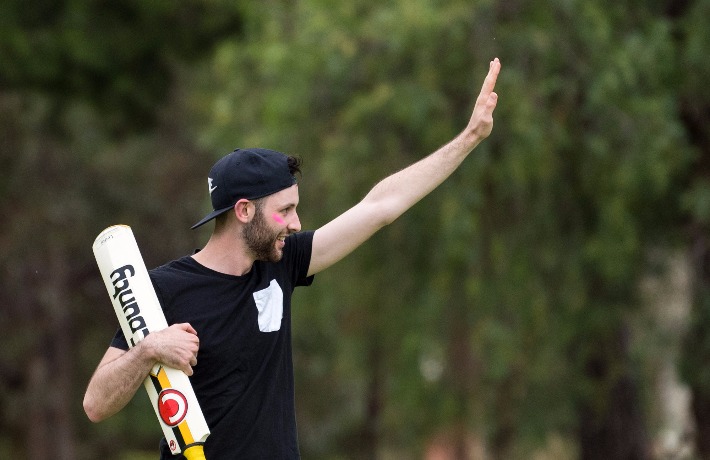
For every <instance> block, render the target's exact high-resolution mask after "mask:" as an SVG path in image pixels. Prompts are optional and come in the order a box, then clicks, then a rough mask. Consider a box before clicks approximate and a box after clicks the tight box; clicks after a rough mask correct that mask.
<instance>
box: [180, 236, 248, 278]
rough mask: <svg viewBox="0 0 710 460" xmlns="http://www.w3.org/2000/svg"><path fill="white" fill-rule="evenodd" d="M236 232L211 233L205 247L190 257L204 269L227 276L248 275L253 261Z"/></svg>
mask: <svg viewBox="0 0 710 460" xmlns="http://www.w3.org/2000/svg"><path fill="white" fill-rule="evenodd" d="M236 234H237V232H221V233H220V234H216V233H213V234H212V236H211V237H210V239H209V241H208V242H207V244H206V245H205V247H204V248H203V249H202V250H201V251H200V252H198V253H197V254H194V255H193V256H192V258H193V259H195V260H196V261H197V262H199V263H200V264H201V265H204V266H205V267H207V268H209V269H211V270H214V271H217V272H220V273H225V274H227V275H235V276H241V275H244V274H246V273H249V271H250V270H251V267H252V265H254V259H253V258H252V257H250V256H249V255H248V254H249V253H248V251H247V250H246V248H245V247H244V244H243V242H242V239H241V238H238V237H237V236H236Z"/></svg>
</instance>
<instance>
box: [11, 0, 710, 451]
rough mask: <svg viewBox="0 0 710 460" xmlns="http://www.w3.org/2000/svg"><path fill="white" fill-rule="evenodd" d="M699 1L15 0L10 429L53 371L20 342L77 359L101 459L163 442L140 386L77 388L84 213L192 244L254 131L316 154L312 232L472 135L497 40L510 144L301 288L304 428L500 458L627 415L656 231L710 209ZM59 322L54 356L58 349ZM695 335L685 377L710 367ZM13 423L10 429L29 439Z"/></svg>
mask: <svg viewBox="0 0 710 460" xmlns="http://www.w3.org/2000/svg"><path fill="white" fill-rule="evenodd" d="M708 5H710V2H708V1H694V2H689V3H688V5H687V9H685V10H682V9H681V10H678V11H675V12H673V13H672V14H671V11H670V10H668V11H666V10H667V9H668V8H670V7H668V8H666V5H663V4H661V3H660V2H650V3H649V2H641V1H632V2H626V3H623V4H620V3H618V2H612V1H609V0H594V1H585V2H571V1H567V0H565V1H562V0H555V1H551V2H546V3H539V4H538V3H535V2H532V3H530V2H528V3H526V2H476V3H475V4H472V3H471V2H467V1H463V0H453V1H448V2H440V1H433V0H409V1H404V0H392V1H388V2H378V3H375V2H370V3H363V2H343V3H333V2H325V1H322V0H320V1H319V0H306V1H299V2H291V1H280V0H269V1H266V2H252V3H247V4H236V3H235V2H227V1H188V2H169V1H157V2H137V1H132V0H131V1H121V2H106V1H99V0H91V1H69V2H46V1H45V2H31V3H27V2H20V1H18V0H10V1H5V2H3V3H2V4H1V5H0V87H2V88H3V89H2V91H1V92H0V121H1V122H2V123H0V126H2V128H0V133H1V134H2V136H1V137H0V139H2V141H0V142H2V149H0V168H2V170H3V171H5V172H6V174H4V175H3V176H2V177H0V195H1V196H2V198H3V200H2V207H1V208H0V209H2V214H3V215H4V216H7V222H8V224H7V225H6V226H5V228H4V229H3V230H2V231H1V232H0V249H2V253H3V255H4V262H3V264H2V268H3V273H4V275H3V277H2V278H3V280H2V289H0V300H1V301H2V302H3V304H4V305H8V308H6V309H0V319H2V321H3V323H5V322H7V323H10V322H12V323H13V324H14V325H16V327H15V329H14V331H13V333H12V334H10V336H8V337H7V338H6V342H7V347H5V348H4V349H3V351H2V352H0V369H1V370H3V375H7V376H9V377H8V378H7V379H6V382H2V384H1V385H0V407H2V408H3V410H2V411H0V413H2V414H3V416H2V417H0V427H2V428H3V429H2V432H3V433H6V432H7V433H18V432H19V433H25V432H32V430H31V428H32V427H27V426H23V425H21V421H20V420H19V418H18V417H17V416H16V415H13V414H17V413H19V412H18V410H19V409H18V408H20V407H23V405H24V404H27V401H31V400H32V397H31V396H32V395H33V394H35V393H32V391H30V390H28V389H27V388H26V386H29V383H31V382H32V374H31V373H30V367H29V366H27V368H25V367H23V362H30V361H31V362H33V363H37V362H39V363H40V364H43V365H44V366H46V368H47V369H50V370H52V371H55V372H56V373H57V375H69V376H74V375H76V376H77V378H75V379H74V380H71V379H69V380H65V381H64V383H62V385H63V386H61V387H59V385H57V387H58V388H59V389H58V390H56V391H55V392H54V393H51V394H50V396H46V398H47V400H51V399H52V398H51V396H56V395H57V394H61V393H62V392H66V393H70V394H71V401H72V404H74V405H73V406H72V408H71V409H67V410H65V412H64V414H65V415H66V414H70V415H66V416H67V417H71V420H72V421H74V423H72V424H67V426H74V427H75V430H76V432H77V433H78V434H79V437H80V441H79V445H80V449H79V450H80V451H81V453H85V454H86V455H83V457H85V458H98V457H101V458H109V457H110V456H111V455H114V456H119V457H120V456H121V455H123V456H124V457H125V456H126V455H133V454H132V453H126V452H124V453H122V454H120V453H117V452H115V446H116V444H117V443H118V444H122V443H126V440H127V439H132V440H133V441H131V442H130V446H131V449H132V448H136V449H141V450H143V449H147V450H148V449H154V448H155V440H156V438H157V435H156V431H157V430H156V425H154V424H153V422H154V420H153V419H152V416H151V415H150V413H149V412H148V414H147V415H146V412H145V411H146V409H147V406H146V405H145V404H143V403H145V401H141V400H140V399H137V400H136V401H134V402H133V403H132V404H131V405H130V406H129V407H128V408H127V409H126V410H125V411H124V412H122V413H121V414H119V415H118V416H116V417H115V418H113V419H112V420H110V421H108V422H105V423H104V424H101V425H98V426H95V425H91V424H89V423H88V422H87V421H86V419H85V418H84V416H83V414H81V411H80V409H79V407H78V401H80V399H81V392H82V391H83V385H84V383H85V381H86V380H87V379H88V378H89V375H90V373H91V371H92V370H93V367H94V366H95V364H96V363H97V362H98V360H99V359H100V357H101V355H102V353H103V351H104V350H105V346H106V344H107V342H108V339H109V338H110V334H111V333H112V332H113V325H114V324H115V321H114V318H113V313H112V312H111V310H110V308H107V307H106V305H107V303H106V299H105V292H103V291H102V289H103V287H102V286H100V283H99V282H98V278H97V275H96V271H95V267H94V262H93V259H92V258H91V254H90V252H89V249H88V248H89V246H90V243H91V241H93V238H94V237H95V235H96V234H97V233H98V232H99V231H100V230H101V229H102V228H104V227H105V226H107V225H110V224H114V223H119V222H120V223H127V224H131V225H133V226H134V230H135V231H136V234H137V236H138V241H139V244H140V245H141V247H142V248H143V249H144V257H145V258H146V261H147V263H148V265H150V266H154V265H157V264H159V263H162V262H164V261H166V260H168V259H170V258H173V257H177V256H179V255H182V254H184V253H187V252H189V251H191V250H192V248H193V247H195V246H197V245H199V244H200V243H199V241H198V238H201V237H204V236H205V234H204V233H200V232H198V233H197V234H196V235H192V234H189V233H188V230H187V229H188V227H189V226H190V224H192V223H193V222H194V221H195V220H196V219H197V218H199V217H200V216H201V215H202V214H203V211H204V208H205V207H207V203H206V196H205V194H204V184H203V181H204V176H205V173H206V171H207V170H208V168H209V165H210V164H211V163H212V160H213V159H214V158H216V157H218V156H220V155H222V154H224V153H226V152H228V151H231V150H232V149H234V148H236V147H249V146H264V147H269V148H275V149H278V150H283V151H287V152H290V153H293V154H296V155H299V156H301V157H302V158H303V160H304V163H305V166H304V174H303V180H302V182H301V187H300V191H301V198H302V199H301V203H302V205H301V206H300V207H299V212H300V214H301V218H302V222H303V223H304V227H305V228H317V227H318V226H319V225H322V224H323V223H325V222H327V221H328V220H329V219H331V218H333V217H335V216H336V215H337V214H338V213H340V212H342V211H344V210H346V209H347V208H348V207H349V206H351V205H353V204H354V203H355V202H357V200H359V199H360V198H361V197H362V196H363V195H364V194H365V193H366V192H367V191H368V190H369V188H370V187H371V186H372V185H374V183H376V182H377V181H378V180H379V179H381V178H382V177H384V176H386V175H388V174H390V173H392V172H394V171H396V170H398V169H400V168H402V167H404V166H406V165H408V164H410V163H412V162H414V161H416V160H417V159H419V158H421V157H422V156H424V155H426V154H427V153H429V152H431V151H433V150H434V149H436V148H437V147H438V146H439V145H441V144H442V143H443V142H446V141H447V140H449V139H450V138H452V137H453V136H454V135H455V134H456V133H458V132H459V131H460V130H461V129H462V128H463V127H464V126H465V124H466V122H467V120H468V118H469V116H470V110H471V108H472V106H473V102H474V100H475V96H476V95H477V91H478V89H479V85H480V83H481V81H482V78H483V76H484V74H485V72H486V69H487V62H488V61H489V60H490V59H492V58H493V57H494V56H498V57H500V58H501V61H502V63H503V71H502V73H501V75H500V78H499V82H498V85H497V92H498V94H499V96H500V99H499V105H498V108H497V109H496V113H495V119H496V123H495V127H494V130H493V134H492V135H491V137H490V138H489V139H488V140H486V141H485V142H484V143H483V144H481V145H480V146H479V147H478V148H477V149H476V150H475V151H474V153H473V154H472V155H471V156H470V158H468V159H467V161H466V162H465V163H464V164H463V165H462V166H461V168H460V169H459V170H458V171H457V172H456V173H455V174H454V175H453V176H452V177H451V178H450V179H449V180H448V181H447V182H446V183H444V184H443V185H442V186H441V187H440V188H439V189H438V190H436V191H435V192H434V193H433V194H432V196H430V197H427V198H425V199H424V200H423V201H422V202H421V203H420V204H418V205H416V206H415V207H414V208H413V209H411V210H410V211H409V212H408V213H406V214H405V215H404V216H402V217H401V218H400V219H399V220H398V221H397V222H395V223H393V224H392V225H390V226H389V227H388V228H386V229H384V230H383V231H382V232H380V233H379V234H378V235H376V236H375V237H373V239H372V240H371V241H369V242H368V243H367V244H365V245H364V246H363V247H362V248H359V249H358V250H357V251H356V252H355V253H354V254H353V255H351V256H350V257H349V258H347V259H346V260H344V261H343V262H341V263H339V264H337V265H336V266H335V267H332V268H331V269H329V270H327V271H326V272H324V273H322V274H319V275H318V277H317V282H316V283H315V284H314V286H313V287H311V288H308V289H303V290H299V291H297V294H296V298H295V302H294V305H295V306H296V307H295V310H294V360H295V361H294V363H295V372H296V377H297V406H298V418H299V420H298V422H299V434H300V440H301V444H302V451H303V455H304V457H305V458H373V457H376V456H377V454H378V453H379V454H381V455H382V456H385V453H388V454H390V455H392V456H395V455H399V456H401V457H403V458H412V457H421V456H423V452H424V451H425V450H426V449H427V448H428V447H429V446H430V444H431V443H433V442H434V441H435V440H437V439H442V438H443V439H448V438H451V437H456V436H460V437H461V436H463V437H465V436H474V437H476V438H477V439H478V440H480V441H481V442H482V443H483V444H484V445H485V447H486V449H487V450H488V451H489V452H490V453H491V454H492V455H493V456H495V457H497V458H515V457H520V456H521V455H520V453H521V452H526V453H529V452H534V451H535V450H536V449H548V450H549V451H554V449H555V448H556V449H558V450H559V449H563V450H572V451H573V452H572V453H570V452H565V454H566V455H567V456H568V457H574V456H575V455H577V453H580V455H581V453H583V452H584V446H582V445H581V444H580V445H577V439H576V437H577V433H578V432H579V431H581V427H584V426H586V425H584V424H585V422H586V419H587V418H593V419H594V420H593V421H592V422H593V423H590V425H595V424H596V425H598V426H604V423H605V421H606V422H607V423H608V421H609V420H610V419H613V415H614V413H613V412H612V411H613V410H614V409H615V407H614V401H615V400H614V399H613V398H614V394H615V393H614V390H615V388H618V385H619V382H626V381H628V379H633V378H636V379H639V380H640V379H642V378H643V377H644V375H643V372H644V371H645V369H648V368H650V367H653V362H654V359H655V357H654V356H653V355H652V354H653V352H652V350H651V351H648V350H638V351H637V352H636V353H637V354H632V353H631V351H630V349H629V348H630V347H629V346H628V344H625V343H624V341H623V340H622V339H623V338H624V336H625V334H626V333H627V331H629V330H630V329H631V330H633V328H632V327H631V326H634V325H638V324H646V323H644V319H643V318H642V315H643V314H644V310H643V309H641V308H639V306H640V299H639V293H638V286H639V282H640V280H641V279H642V278H643V276H644V275H645V274H646V273H647V271H648V270H649V262H648V254H649V252H651V251H653V250H655V249H657V248H658V247H661V248H663V249H666V248H667V247H668V246H672V245H676V244H683V243H684V240H683V237H684V234H683V229H684V225H685V223H686V218H687V216H688V215H690V216H691V217H692V219H693V220H694V222H696V223H699V224H702V225H706V224H707V221H708V219H709V217H708V216H710V211H709V210H708V209H710V204H709V203H710V198H708V196H710V192H708V189H709V187H708V185H707V180H706V178H705V177H703V175H702V174H698V175H696V176H699V177H693V171H692V169H691V168H692V166H693V165H694V164H698V163H699V158H701V156H700V155H697V154H696V152H697V150H693V149H692V148H690V147H689V145H688V140H687V139H686V137H690V138H691V140H693V139H696V140H697V139H700V140H703V139H708V137H707V128H706V125H707V123H705V120H706V118H707V112H705V111H704V110H705V109H704V107H706V106H707V101H708V100H709V99H708V98H709V96H708V90H707V85H706V84H705V83H706V81H707V77H708V64H707V59H706V56H705V55H706V54H707V53H706V51H707V49H708V46H707V45H708V43H707V40H708V34H707V33H704V32H703V31H704V30H705V29H706V26H705V23H704V22H703V21H704V20H705V18H706V17H707V14H706V12H707V8H708ZM213 46H214V51H215V52H214V53H211V49H212V48H213ZM703 101H704V102H703ZM196 120H197V121H198V123H196V124H195V125H194V126H193V123H194V122H195V121H196ZM149 122H150V123H149ZM688 127H690V128H688ZM147 128H150V129H147ZM686 129H688V130H689V133H688V134H689V135H688V136H687V135H686V131H685V130H686ZM694 154H695V155H694ZM28 292H39V294H37V295H34V294H32V295H30V294H28ZM703 305H705V303H702V302H701V303H699V307H702V306H703ZM705 310H706V309H704V308H699V309H698V311H697V312H696V315H697V316H698V324H699V325H700V327H699V328H698V330H699V331H700V332H703V331H704V329H703V328H702V324H703V319H704V318H705V316H707V315H706V314H705V313H703V312H704V311H705ZM37 324H41V329H42V333H34V331H36V329H37ZM107 325H111V326H107ZM65 329H70V330H72V331H73V332H74V334H72V342H71V344H70V346H69V347H68V348H66V349H64V350H63V353H64V354H62V353H61V351H62V348H61V347H59V346H48V344H50V345H54V344H56V343H58V340H59V337H62V335H61V333H60V331H63V330H65ZM77 329H79V332H77ZM653 332H654V331H648V335H649V336H652V335H653ZM699 335H700V336H701V337H700V338H699V339H698V340H699V342H698V343H701V344H703V345H702V346H703V347H704V346H705V345H704V344H705V342H704V340H705V339H704V336H703V335H702V334H699ZM631 340H633V337H632V338H631ZM703 349H704V348H703ZM75 350H78V351H77V352H74V351H75ZM68 355H69V356H71V357H72V358H73V359H72V360H71V362H72V363H73V364H72V365H69V366H65V367H67V369H63V368H62V366H60V365H59V364H56V363H55V364H52V363H53V360H54V359H55V358H62V359H64V360H65V361H61V362H66V360H67V359H68ZM705 356H706V353H704V352H703V353H698V354H697V356H696V357H697V361H688V362H687V363H686V366H687V367H686V369H687V370H688V372H687V375H689V376H691V377H694V378H695V379H696V380H698V379H700V380H702V379H703V378H704V377H703V374H702V373H701V372H695V373H693V369H697V368H698V367H697V366H699V365H701V364H702V362H703V361H702V360H703V359H705V358H704V357H705ZM53 366H54V367H53ZM7 369H10V370H12V372H10V371H8V372H5V370H7ZM62 369H63V370H64V371H65V372H64V373H62V372H61V370H62ZM595 371H598V372H595ZM691 380H692V379H691ZM67 382H68V383H67ZM60 383H61V382H60ZM34 384H35V386H34V387H33V388H38V387H39V386H38V384H37V382H36V381H35V382H34ZM643 385H646V386H648V385H650V383H649V381H644V382H643ZM647 392H648V389H647V388H646V389H644V388H641V389H640V390H639V392H638V395H644V394H647ZM635 396H637V395H636V394H633V395H631V397H635ZM639 400H640V396H639ZM634 402H636V401H634ZM640 402H641V403H644V402H647V401H640ZM31 407H37V405H34V406H31ZM587 416H589V417H587ZM38 419H40V418H39V417H38ZM77 419H78V420H79V421H76V420H77ZM136 420H140V422H136ZM643 422H645V424H646V425H647V428H648V427H650V426H651V425H652V422H653V421H652V420H651V421H649V420H645V421H642V423H643ZM462 433H463V434H462ZM68 437H71V436H68ZM12 439H14V438H13V437H12V435H8V436H0V452H2V453H7V455H6V456H15V457H18V458H19V457H23V453H24V450H22V449H23V447H18V445H17V442H13V441H12ZM20 439H24V438H20ZM554 446H557V447H554ZM560 446H563V447H560ZM564 446H567V447H564ZM569 446H573V447H569ZM25 450H26V448H25ZM135 455H139V454H138V453H136V454H135ZM81 456H82V455H79V457H81ZM58 457H61V454H59V455H58ZM558 457H559V456H558Z"/></svg>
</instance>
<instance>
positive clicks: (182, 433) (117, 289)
mask: <svg viewBox="0 0 710 460" xmlns="http://www.w3.org/2000/svg"><path fill="white" fill-rule="evenodd" d="M93 250H94V257H95V258H96V263H97V264H98V266H99V271H100V272H101V277H102V279H103V281H104V284H105V285H106V290H107V291H108V294H109V297H111V303H112V304H113V308H114V311H115V312H116V316H117V317H118V322H119V324H120V326H121V330H122V331H123V334H124V335H125V336H126V340H127V341H128V345H129V346H130V347H131V348H132V347H134V346H135V345H136V344H138V343H139V342H140V341H141V340H143V339H144V338H145V337H146V336H147V335H148V334H150V333H151V332H156V331H159V330H161V329H165V328H166V327H168V323H167V321H166V320H165V315H164V314H163V310H162V308H161V306H160V302H159V301H158V296H157V295H156V294H155V290H154V289H153V284H152V282H151V281H150V276H149V275H148V270H147V268H146V266H145V263H144V262H143V257H142V256H141V253H140V250H139V249H138V244H137V243H136V239H135V237H134V235H133V231H132V230H131V228H130V227H128V226H126V225H114V226H112V227H108V228H107V229H105V230H104V231H102V232H101V233H100V234H99V235H98V236H97V237H96V240H95V241H94V244H93ZM144 387H145V389H146V391H147V392H148V397H149V398H150V402H151V405H152V406H153V409H154V410H155V414H156V416H157V417H158V422H159V423H160V426H161V428H162V430H163V434H164V435H165V439H166V440H167V442H168V447H169V448H170V451H171V453H172V454H179V453H183V454H184V455H185V456H186V457H187V458H188V459H203V458H204V453H203V445H204V442H205V440H206V439H207V437H208V436H209V434H210V431H209V427H208V426H207V422H206V421H205V417H204V415H203V414H202V409H201V408H200V404H199V403H198V401H197V397H196V396H195V392H194V390H193V389H192V384H191V383H190V379H189V378H188V376H187V375H186V374H185V373H184V372H182V371H180V370H177V369H173V368H171V367H168V366H163V365H162V364H160V363H158V364H156V365H155V366H154V367H153V369H151V371H150V374H149V375H148V377H147V378H146V379H145V381H144Z"/></svg>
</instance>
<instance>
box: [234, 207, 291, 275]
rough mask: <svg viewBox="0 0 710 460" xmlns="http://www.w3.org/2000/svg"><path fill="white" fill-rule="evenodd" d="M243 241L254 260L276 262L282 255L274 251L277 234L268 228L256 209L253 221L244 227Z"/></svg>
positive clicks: (276, 250)
mask: <svg viewBox="0 0 710 460" xmlns="http://www.w3.org/2000/svg"><path fill="white" fill-rule="evenodd" d="M243 236H244V241H245V242H246V245H247V248H248V249H249V250H250V251H251V253H252V255H253V256H254V259H255V260H263V261H265V262H278V261H279V260H281V257H282V256H283V253H282V252H281V251H279V250H278V249H276V239H277V238H278V236H279V232H275V231H274V230H273V229H271V228H269V226H268V224H267V223H266V219H265V218H264V215H263V213H262V212H261V210H260V209H258V210H257V211H256V212H255V213H254V219H252V221H251V222H249V223H248V224H246V225H245V226H244V232H243Z"/></svg>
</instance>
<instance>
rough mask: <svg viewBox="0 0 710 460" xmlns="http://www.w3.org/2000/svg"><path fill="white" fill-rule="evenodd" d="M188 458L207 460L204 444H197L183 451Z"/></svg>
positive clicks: (191, 459) (188, 459)
mask: <svg viewBox="0 0 710 460" xmlns="http://www.w3.org/2000/svg"><path fill="white" fill-rule="evenodd" d="M182 454H183V455H184V456H185V458H186V459H187V460H206V459H205V449H204V447H203V446H202V444H196V445H194V446H190V447H188V448H187V449H185V452H183V453H182Z"/></svg>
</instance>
